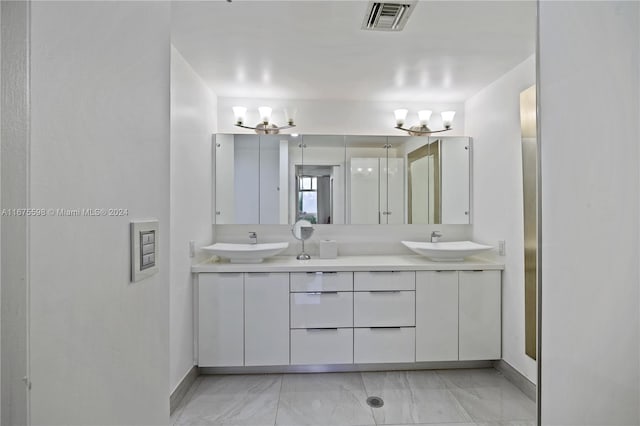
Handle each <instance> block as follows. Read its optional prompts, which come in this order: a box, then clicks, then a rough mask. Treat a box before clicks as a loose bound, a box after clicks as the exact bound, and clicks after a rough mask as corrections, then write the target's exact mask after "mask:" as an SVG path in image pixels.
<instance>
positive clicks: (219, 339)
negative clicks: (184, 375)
mask: <svg viewBox="0 0 640 426" xmlns="http://www.w3.org/2000/svg"><path fill="white" fill-rule="evenodd" d="M287 364H289V274H288V273H207V274H200V277H199V279H198V365H200V366H202V367H238V366H256V365H287Z"/></svg>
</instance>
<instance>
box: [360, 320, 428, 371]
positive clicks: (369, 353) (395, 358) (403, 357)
mask: <svg viewBox="0 0 640 426" xmlns="http://www.w3.org/2000/svg"><path fill="white" fill-rule="evenodd" d="M415 341H416V333H415V328H413V327H396V328H356V329H354V331H353V362H354V363H356V364H367V363H382V362H415V360H416V356H415Z"/></svg>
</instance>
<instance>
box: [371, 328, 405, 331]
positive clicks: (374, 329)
mask: <svg viewBox="0 0 640 426" xmlns="http://www.w3.org/2000/svg"><path fill="white" fill-rule="evenodd" d="M401 328H402V327H369V330H373V331H376V330H400V329H401Z"/></svg>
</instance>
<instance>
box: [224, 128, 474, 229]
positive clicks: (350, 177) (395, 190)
mask: <svg viewBox="0 0 640 426" xmlns="http://www.w3.org/2000/svg"><path fill="white" fill-rule="evenodd" d="M215 145H216V149H215V164H216V173H215V175H216V191H215V194H216V195H215V197H216V199H215V205H216V211H215V217H214V223H216V224H218V225H221V224H292V223H295V222H296V221H297V220H299V219H306V220H308V221H310V222H311V223H314V224H354V225H357V224H429V223H433V224H440V223H442V224H468V223H470V221H471V202H470V193H471V191H470V188H471V181H470V178H471V173H470V167H471V155H470V154H471V139H470V138H468V137H458V136H456V137H447V136H440V137H421V136H415V137H410V136H409V137H404V136H389V137H388V136H344V135H306V136H303V135H299V136H295V137H294V136H292V135H248V134H241V135H240V134H236V135H232V134H217V135H215Z"/></svg>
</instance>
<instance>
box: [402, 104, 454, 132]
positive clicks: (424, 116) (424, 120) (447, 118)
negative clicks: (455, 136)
mask: <svg viewBox="0 0 640 426" xmlns="http://www.w3.org/2000/svg"><path fill="white" fill-rule="evenodd" d="M408 112H409V110H407V109H397V110H395V111H393V114H394V115H395V116H396V127H395V128H396V129H398V130H404V131H405V132H407V133H409V134H410V135H411V136H427V135H430V134H431V133H440V132H446V131H448V130H451V129H452V128H451V125H452V123H453V117H454V115H456V112H455V111H444V112H442V113H441V114H440V115H441V116H442V124H443V125H444V129H442V130H431V129H430V128H429V127H428V124H429V119H430V118H431V111H428V110H423V111H418V119H419V120H420V124H419V125H418V126H411V127H410V128H408V129H406V128H404V127H403V126H404V122H405V120H406V119H407V113H408Z"/></svg>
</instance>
